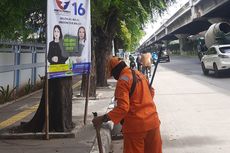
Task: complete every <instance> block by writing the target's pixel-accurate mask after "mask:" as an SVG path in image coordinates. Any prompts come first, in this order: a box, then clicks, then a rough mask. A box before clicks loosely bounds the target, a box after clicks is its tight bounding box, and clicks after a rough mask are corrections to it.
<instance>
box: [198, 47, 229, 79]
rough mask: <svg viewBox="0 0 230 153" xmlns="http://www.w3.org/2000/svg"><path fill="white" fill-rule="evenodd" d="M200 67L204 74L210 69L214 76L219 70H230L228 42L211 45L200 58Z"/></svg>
mask: <svg viewBox="0 0 230 153" xmlns="http://www.w3.org/2000/svg"><path fill="white" fill-rule="evenodd" d="M201 67H202V70H203V73H204V74H205V75H207V74H208V73H209V70H211V71H214V74H215V76H216V77H218V76H219V72H220V71H224V70H230V44H227V45H213V46H211V47H210V48H209V49H208V51H207V52H206V53H205V55H204V56H203V57H202V58H201Z"/></svg>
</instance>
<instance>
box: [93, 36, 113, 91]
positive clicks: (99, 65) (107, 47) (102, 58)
mask: <svg viewBox="0 0 230 153" xmlns="http://www.w3.org/2000/svg"><path fill="white" fill-rule="evenodd" d="M95 50H96V51H95V57H96V74H97V86H99V87H103V86H107V76H106V74H107V73H106V71H107V60H108V57H109V56H110V55H111V54H112V37H111V36H110V35H108V36H106V35H102V34H100V35H99V37H98V39H97V40H96V46H95Z"/></svg>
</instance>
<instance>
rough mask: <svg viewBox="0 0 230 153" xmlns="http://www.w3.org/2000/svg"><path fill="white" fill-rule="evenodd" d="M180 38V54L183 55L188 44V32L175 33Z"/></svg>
mask: <svg viewBox="0 0 230 153" xmlns="http://www.w3.org/2000/svg"><path fill="white" fill-rule="evenodd" d="M175 36H176V37H177V38H178V39H179V44H180V54H181V55H183V54H184V53H185V51H186V46H187V45H188V39H187V37H188V36H189V35H188V34H176V35H175Z"/></svg>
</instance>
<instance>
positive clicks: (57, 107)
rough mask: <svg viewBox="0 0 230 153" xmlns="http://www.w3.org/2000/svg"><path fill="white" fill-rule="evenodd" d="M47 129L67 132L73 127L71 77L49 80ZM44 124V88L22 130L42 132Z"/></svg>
mask: <svg viewBox="0 0 230 153" xmlns="http://www.w3.org/2000/svg"><path fill="white" fill-rule="evenodd" d="M48 82H49V93H48V94H49V131H53V132H67V131H70V130H72V129H73V128H74V123H73V122H72V77H64V78H55V79H50V80H49V81H48ZM44 125H45V88H44V87H43V92H42V97H41V100H40V104H39V107H38V109H37V111H36V113H35V115H34V117H33V118H32V119H31V120H30V121H29V122H27V123H23V124H22V126H21V128H22V129H21V130H22V131H23V132H42V131H44V127H45V126H44Z"/></svg>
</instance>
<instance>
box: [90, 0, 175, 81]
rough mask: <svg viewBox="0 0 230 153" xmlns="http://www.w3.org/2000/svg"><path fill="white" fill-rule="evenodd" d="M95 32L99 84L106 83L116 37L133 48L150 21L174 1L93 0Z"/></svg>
mask: <svg viewBox="0 0 230 153" xmlns="http://www.w3.org/2000/svg"><path fill="white" fill-rule="evenodd" d="M91 2H92V3H91V5H92V11H91V12H92V32H93V35H94V37H95V38H94V39H95V40H94V41H95V56H96V74H97V86H106V85H107V79H106V78H107V77H106V62H107V61H106V60H107V59H108V58H107V57H108V56H110V55H111V53H112V40H113V39H114V38H117V40H118V41H116V42H119V43H120V45H122V46H123V47H124V48H125V49H130V50H131V49H134V48H135V47H136V46H137V44H138V42H139V40H140V38H141V36H142V35H143V32H142V30H143V27H144V25H145V24H146V23H147V21H149V20H151V19H153V16H154V15H155V14H156V13H161V12H162V11H164V10H165V9H166V6H167V5H166V4H168V3H169V2H171V0H142V1H141V0H125V1H123V0H109V1H104V0H94V1H91Z"/></svg>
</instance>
